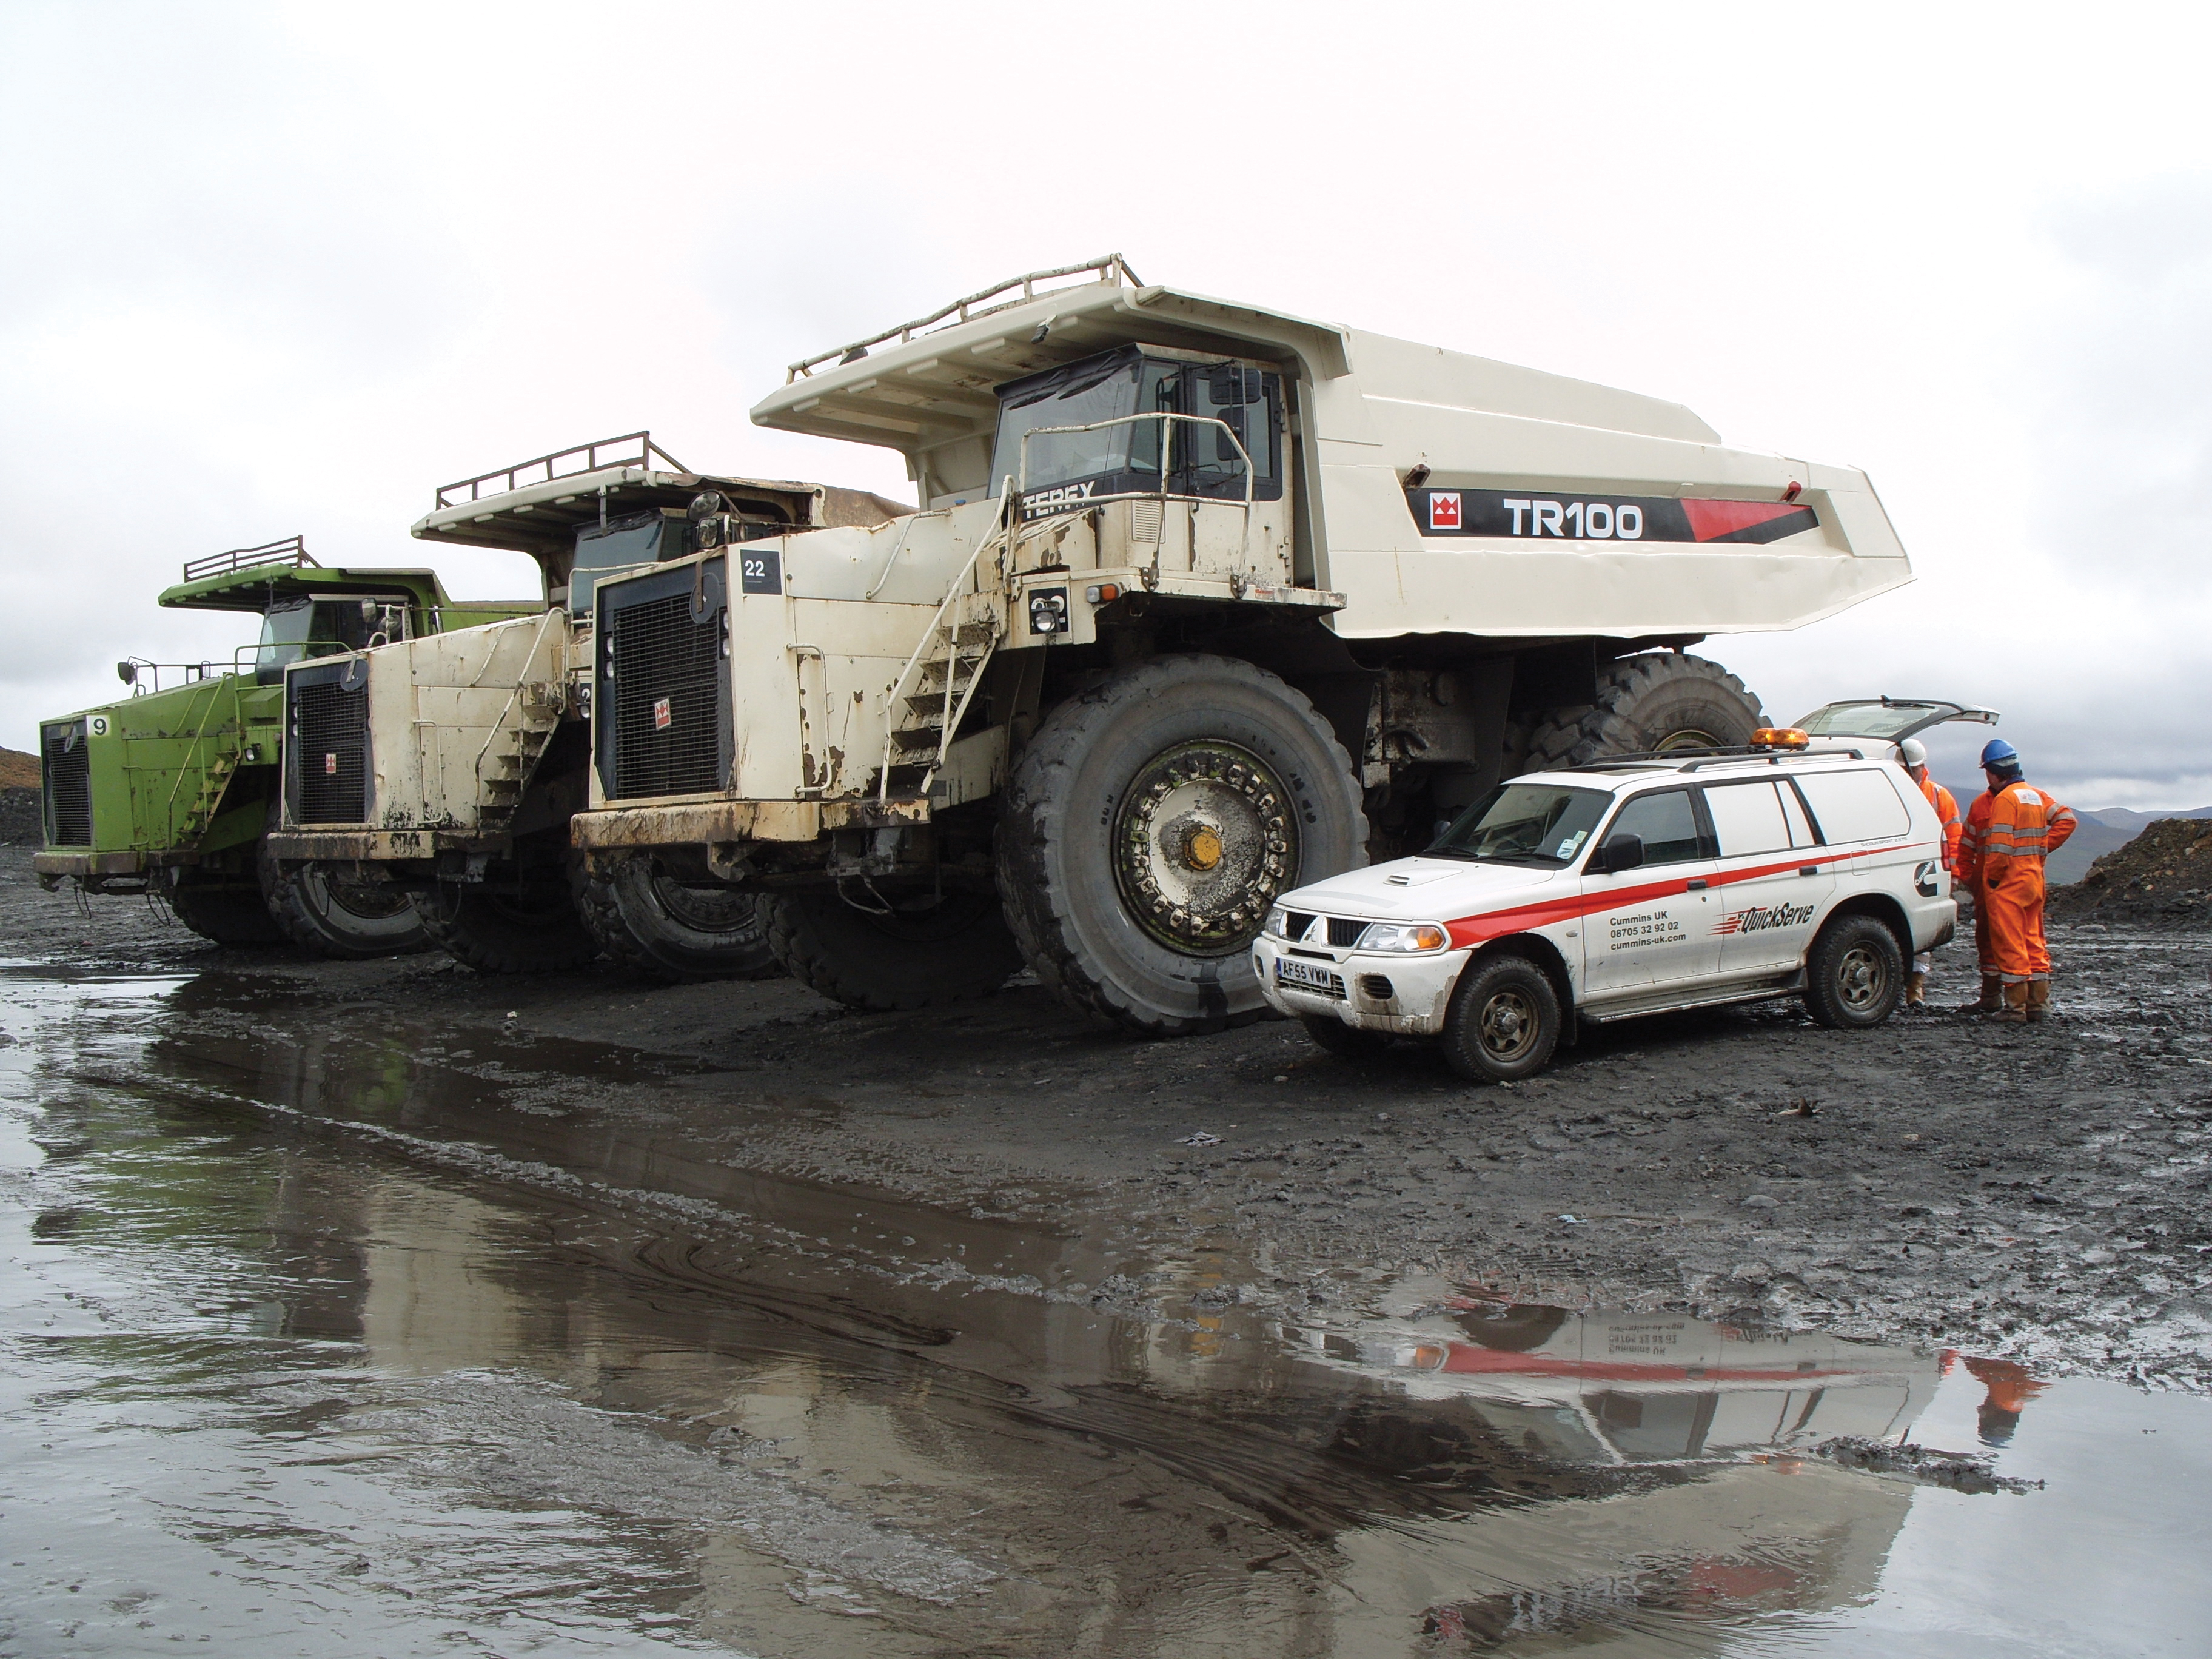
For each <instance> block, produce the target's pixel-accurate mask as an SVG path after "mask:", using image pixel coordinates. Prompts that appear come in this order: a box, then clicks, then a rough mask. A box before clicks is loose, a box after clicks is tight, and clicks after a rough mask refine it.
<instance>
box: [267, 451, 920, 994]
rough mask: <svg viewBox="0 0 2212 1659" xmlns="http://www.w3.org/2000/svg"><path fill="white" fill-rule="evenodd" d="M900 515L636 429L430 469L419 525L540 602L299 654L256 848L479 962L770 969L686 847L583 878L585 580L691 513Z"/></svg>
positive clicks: (661, 970) (683, 541) (760, 518)
mask: <svg viewBox="0 0 2212 1659" xmlns="http://www.w3.org/2000/svg"><path fill="white" fill-rule="evenodd" d="M907 510H908V509H907V508H905V507H902V506H901V505H899V504H898V503H896V502H894V501H883V500H880V499H879V498H878V497H876V496H873V495H866V494H864V493H863V492H860V491H858V490H848V489H829V488H828V487H826V486H823V485H821V484H811V483H773V482H766V481H763V480H759V479H753V478H728V477H714V476H710V475H707V474H703V473H696V472H693V471H689V470H688V469H686V468H685V467H684V466H683V465H681V464H679V463H678V462H677V461H676V460H674V459H671V457H670V456H669V455H668V453H666V452H665V450H663V449H661V448H660V447H659V446H658V445H656V444H654V443H653V440H652V437H651V435H649V434H647V433H642V432H635V433H630V434H629V435H625V436H623V437H620V438H610V439H606V440H604V441H600V442H598V443H593V444H584V445H580V446H579V447H576V448H574V449H569V450H562V451H560V452H558V453H555V454H552V455H544V456H540V457H538V459H535V460H531V461H525V462H523V463H521V464H520V465H516V466H512V467H506V468H502V469H501V470H500V471H497V472H490V473H486V474H484V475H483V476H482V477H475V478H467V479H464V480H462V481H461V482H460V483H456V484H448V485H447V486H445V487H444V488H443V489H440V490H439V491H438V492H437V501H436V505H435V507H434V509H433V510H432V511H431V512H430V513H429V514H428V516H426V517H425V518H423V519H422V520H421V521H420V522H419V523H417V524H416V526H415V534H416V536H417V537H419V538H422V539H423V540H426V541H435V542H449V543H459V544H464V545H467V546H473V547H496V548H507V549H512V550H519V551H521V552H525V553H527V554H529V555H530V556H532V558H534V559H536V560H537V562H538V568H539V569H540V570H541V571H542V572H543V573H544V585H545V595H546V605H544V608H543V611H542V614H533V615H532V616H530V617H525V618H521V619H519V620H516V621H513V622H508V623H500V624H496V625H495V626H492V627H489V628H480V629H473V630H471V631H470V632H468V633H466V634H448V635H441V636H438V637H435V638H424V639H413V640H407V641H393V642H392V643H390V644H382V645H380V646H379V647H377V648H372V649H365V650H362V651H359V652H356V653H351V654H349V655H347V656H345V657H343V658H336V659H329V660H325V661H318V662H313V663H303V664H299V665H295V671H293V672H292V673H290V674H289V675H288V677H287V678H286V682H285V690H284V697H285V722H286V729H287V731H288V732H289V733H290V746H289V750H288V755H289V763H288V764H287V766H286V768H285V772H284V794H283V799H284V823H283V829H281V830H279V831H277V832H276V833H275V834H274V835H272V836H271V838H270V845H271V847H272V848H273V849H274V850H275V852H276V854H277V856H278V857H279V859H280V860H283V861H284V862H285V863H286V864H287V865H288V866H289V864H290V863H292V862H293V861H295V860H313V861H321V862H328V863H331V864H334V865H336V866H339V867H342V868H343V869H345V870H346V871H347V872H349V874H350V875H352V876H353V878H355V879H356V880H359V881H362V882H363V883H367V884H380V885H381V886H382V888H383V890H386V891H387V892H391V893H393V894H395V895H396V894H405V895H408V896H411V899H412V902H413V904H414V907H415V908H416V911H417V912H419V913H420V915H421V916H422V921H423V925H424V927H426V928H427V929H428V932H429V934H430V936H431V938H432V939H435V941H436V942H437V943H438V944H439V945H441V946H443V947H444V948H445V949H446V950H447V951H450V952H451V953H452V954H453V956H455V957H458V958H459V960H460V961H462V962H464V963H467V964H469V965H470V966H471V967H472V968H475V969H478V970H480V971H483V972H487V973H507V972H521V971H530V970H536V969H553V968H560V967H568V966H574V965H576V964H578V963H582V962H586V961H589V960H590V959H591V958H592V957H593V956H595V955H597V954H598V953H599V951H602V950H604V951H606V953H607V954H608V955H609V956H611V957H613V958H615V959H616V960H617V961H619V962H623V963H627V964H628V965H629V966H631V967H633V968H635V969H639V970H641V971H642V972H644V973H647V974H648V975H653V976H657V977H661V978H695V977H702V976H744V975H757V974H762V973H773V972H775V971H776V966H775V958H774V957H773V956H772V955H771V954H770V953H769V950H768V947H767V942H766V938H765V933H766V927H765V923H764V921H763V920H762V919H761V918H760V917H759V916H758V915H757V899H756V897H755V896H753V895H751V894H749V893H740V892H738V891H737V890H733V889H732V888H730V887H728V886H726V885H725V884H720V883H718V882H714V881H712V880H711V879H709V878H708V877H707V875H706V874H705V872H703V871H700V872H696V874H695V872H692V871H691V870H690V868H689V866H688V865H686V864H685V863H684V861H681V860H667V861H664V860H659V859H656V858H654V857H653V855H652V854H650V853H641V854H638V855H636V856H635V857H632V858H626V859H620V860H607V861H605V863H604V864H603V865H602V866H600V868H599V870H598V871H596V872H592V875H591V876H590V877H589V878H582V879H580V878H581V877H582V875H583V872H581V869H580V862H581V861H580V860H573V859H572V858H571V857H570V855H569V853H568V817H569V814H570V813H571V812H573V811H575V809H576V808H578V807H579V806H581V805H583V804H584V800H585V776H584V774H585V768H586V757H587V755H588V752H589V744H588V742H587V732H588V726H587V721H586V707H587V702H588V699H589V696H590V690H591V684H592V678H591V656H592V649H591V610H590V598H591V592H592V584H593V583H594V582H595V581H599V580H604V579H605V576H606V575H607V574H608V573H609V572H611V571H614V570H618V569H623V568H629V567H632V566H642V567H651V566H653V565H654V564H655V563H656V562H661V561H665V560H668V559H671V558H677V557H680V556H684V555H685V554H688V553H690V551H691V550H693V548H694V545H695V544H696V538H697V535H698V533H699V532H698V530H697V528H696V526H695V524H694V520H693V514H694V513H695V511H696V513H698V514H699V515H700V516H701V517H702V519H706V520H708V522H709V523H710V524H711V526H712V530H711V534H712V535H713V536H714V538H717V544H718V545H719V544H720V542H722V541H730V542H741V541H743V540H744V539H745V538H748V537H752V536H781V535H783V534H786V533H787V532H792V531H795V530H803V529H810V528H814V527H817V526H867V525H876V524H880V523H882V522H884V520H888V519H890V518H891V517H893V516H895V515H896V514H899V513H904V512H906V511H907ZM572 616H573V617H574V621H572Z"/></svg>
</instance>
